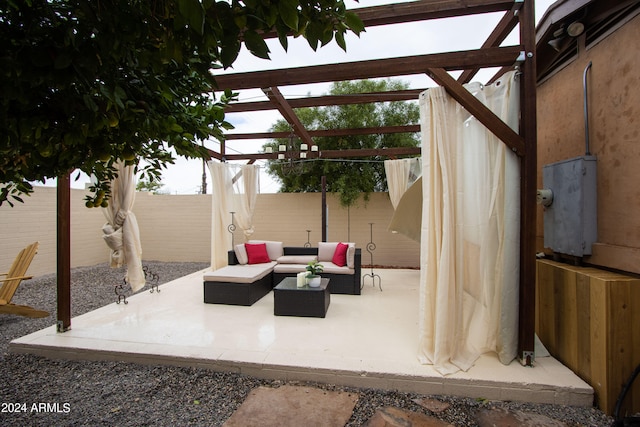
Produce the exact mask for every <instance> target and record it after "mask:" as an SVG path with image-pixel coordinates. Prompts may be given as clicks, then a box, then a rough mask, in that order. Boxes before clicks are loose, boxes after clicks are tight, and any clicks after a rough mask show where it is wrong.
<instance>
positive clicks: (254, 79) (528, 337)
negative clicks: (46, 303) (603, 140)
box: [58, 0, 537, 365]
mask: <svg viewBox="0 0 640 427" xmlns="http://www.w3.org/2000/svg"><path fill="white" fill-rule="evenodd" d="M355 11H356V12H357V14H358V16H359V17H360V18H361V19H362V21H363V22H364V24H365V27H374V26H380V25H388V24H402V23H409V22H417V21H426V20H433V19H441V18H451V17H460V16H467V15H477V14H485V13H495V12H502V13H504V15H503V16H502V19H500V21H499V22H498V24H497V25H496V27H495V29H494V30H493V31H492V32H491V34H490V35H489V37H488V38H487V40H486V41H485V42H484V43H483V44H482V46H481V47H480V48H479V49H475V50H467V51H456V52H446V53H437V54H427V55H417V56H405V57H398V58H386V59H376V60H369V61H361V62H348V63H338V64H328V65H317V66H306V67H297V68H292V69H280V70H270V71H255V72H247V73H236V74H226V75H219V76H216V81H217V84H218V87H219V88H220V89H221V90H223V89H231V90H233V91H237V90H243V89H256V88H257V89H261V90H262V91H263V92H264V93H265V95H266V96H267V97H268V100H267V101H258V102H242V103H236V104H234V105H232V106H230V107H229V109H228V110H227V112H229V113H231V112H251V111H263V110H278V111H279V112H280V113H281V115H282V116H283V117H284V119H285V120H286V121H287V122H288V123H289V124H290V125H291V127H292V129H293V132H295V134H296V135H297V137H299V138H300V139H301V141H302V142H303V143H307V144H309V145H310V146H311V145H313V142H312V140H313V138H314V137H318V136H340V135H358V134H359V135H364V134H386V133H399V132H419V131H420V126H419V125H408V126H386V127H379V128H359V129H326V130H307V129H305V127H304V126H303V125H302V123H301V122H300V120H299V119H298V117H297V116H296V112H295V109H296V108H301V107H317V106H329V105H344V104H357V103H372V102H388V101H402V100H416V99H417V98H418V95H419V93H420V92H422V91H423V90H424V89H410V90H403V91H393V92H376V93H368V94H359V95H358V96H357V97H354V96H346V95H345V96H315V97H306V98H296V99H286V98H285V97H284V96H283V94H282V93H281V91H280V89H279V87H282V86H288V85H300V84H312V83H326V82H335V81H345V80H358V79H371V78H384V77H395V76H406V75H413V74H423V73H424V74H426V75H428V76H429V77H430V78H431V79H432V80H434V81H435V82H436V83H437V84H439V85H441V86H443V87H444V88H445V89H446V91H447V92H448V93H449V94H450V95H451V96H452V97H453V98H454V99H456V100H457V101H458V102H459V103H460V104H461V105H462V106H463V107H464V108H465V109H467V110H468V111H469V112H470V113H471V114H473V115H474V116H475V117H476V118H477V119H478V120H479V121H480V122H481V123H483V124H484V125H485V126H486V127H487V128H488V129H489V130H490V131H491V132H493V133H494V134H495V135H496V136H497V137H499V138H500V139H501V140H502V141H503V142H504V143H505V144H507V146H508V147H509V148H511V149H512V150H513V151H514V152H515V153H516V154H517V155H518V157H519V159H520V162H521V182H520V187H521V194H522V197H521V225H520V285H519V288H520V304H519V334H518V336H519V339H518V357H519V358H520V361H521V363H523V364H525V365H531V364H532V363H533V357H534V353H533V351H534V332H535V330H534V326H535V325H534V320H535V276H536V271H535V259H536V258H535V230H536V174H537V171H536V164H537V163H536V56H535V49H536V39H535V19H534V4H533V0H418V1H414V2H407V3H397V4H389V5H383V6H374V7H364V8H358V9H355ZM516 27H518V28H519V35H520V40H519V44H518V45H514V46H501V44H502V43H503V41H504V40H505V38H506V37H507V36H508V35H509V34H510V33H511V32H512V31H513V30H514V29H515V28H516ZM452 31H454V29H452ZM271 37H275V34H265V38H271ZM516 66H517V67H519V71H520V72H521V76H520V82H521V97H520V99H521V101H520V102H521V105H520V113H521V119H520V129H519V132H518V133H516V132H514V131H513V130H512V129H511V128H510V127H508V126H507V125H506V124H505V123H504V122H503V121H502V120H501V119H499V118H498V117H497V116H496V115H495V114H493V113H492V112H491V111H490V110H489V109H488V108H487V107H485V106H484V105H483V104H482V103H481V102H480V101H478V100H477V99H476V98H474V97H473V95H471V93H469V92H468V91H467V90H466V89H465V88H464V87H463V84H464V83H468V82H469V81H470V80H471V79H472V78H473V77H474V76H475V75H476V73H477V72H478V71H479V70H481V69H484V68H499V71H498V73H497V74H496V75H495V76H494V77H493V78H492V79H491V80H490V82H492V81H494V80H495V79H497V78H498V77H500V76H501V75H502V74H504V73H505V72H507V71H509V70H512V69H513V68H514V67H516ZM449 71H462V73H461V74H460V76H459V77H458V78H457V79H455V78H453V77H452V76H451V75H450V74H449ZM288 136H289V132H266V133H244V134H229V135H227V136H226V139H227V140H243V139H247V140H248V139H263V138H284V137H288ZM420 151H421V149H420V148H415V147H398V148H387V149H366V150H360V149H355V150H324V151H323V150H320V151H317V152H309V153H308V154H307V157H308V158H309V159H313V158H326V159H331V158H334V159H335V158H348V157H368V156H382V157H390V158H394V157H396V156H403V155H419V154H420ZM209 152H210V155H211V157H212V158H214V159H217V160H221V161H226V160H229V161H231V160H246V161H248V162H249V163H253V162H255V161H256V160H260V159H276V158H277V153H249V154H231V153H228V152H227V151H226V148H225V143H224V141H222V142H221V143H220V150H219V151H215V150H209ZM59 216H60V215H59ZM66 244H67V245H68V243H66ZM58 245H59V249H58V251H59V253H60V249H61V248H60V245H61V243H59V244H58ZM62 245H65V243H64V242H63V243H62ZM62 249H63V250H65V249H66V250H68V247H66V248H62ZM62 253H64V252H62ZM59 259H60V257H59ZM60 262H61V261H59V263H60ZM59 271H60V267H59ZM58 295H59V298H58V299H59V302H58V326H59V328H58V330H64V329H65V327H66V326H68V325H70V310H69V307H68V306H67V307H64V303H65V301H64V299H66V298H62V299H63V301H62V304H63V307H62V308H61V306H60V304H61V302H60V299H61V296H60V290H59V292H58ZM67 304H68V302H67Z"/></svg>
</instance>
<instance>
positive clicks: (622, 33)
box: [537, 16, 640, 273]
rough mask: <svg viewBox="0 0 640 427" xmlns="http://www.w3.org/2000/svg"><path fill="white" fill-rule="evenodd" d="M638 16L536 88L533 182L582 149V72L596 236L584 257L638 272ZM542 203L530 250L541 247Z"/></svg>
mask: <svg viewBox="0 0 640 427" xmlns="http://www.w3.org/2000/svg"><path fill="white" fill-rule="evenodd" d="M638 40H640V16H636V17H635V18H634V19H632V20H631V21H630V22H628V23H626V24H625V25H624V26H623V27H622V28H620V29H618V30H617V31H616V32H614V33H613V34H611V35H609V36H608V37H606V38H605V39H603V40H601V41H600V42H599V43H598V44H596V45H594V46H591V47H590V48H588V49H587V50H584V49H583V50H582V51H581V52H580V54H579V56H578V58H577V59H575V60H574V61H573V62H572V63H570V64H568V65H567V66H566V67H565V68H563V69H562V70H560V71H559V72H558V73H557V74H555V75H554V76H552V77H551V78H550V79H548V80H547V81H545V82H543V83H542V84H540V85H539V87H538V108H537V112H538V168H539V173H538V182H539V184H538V188H542V168H543V166H544V165H546V164H549V163H554V162H557V161H560V160H565V159H569V158H573V157H578V156H582V155H584V154H585V121H584V111H583V86H582V76H583V71H584V69H585V67H586V66H587V64H588V63H589V61H591V62H592V67H591V70H590V71H589V75H588V95H589V110H590V111H589V113H590V114H589V128H590V132H589V133H590V151H591V154H592V155H594V156H596V157H597V191H598V194H597V198H598V210H597V215H598V238H597V244H596V245H594V247H593V255H592V256H590V257H587V258H586V259H585V261H587V262H589V263H592V264H595V265H600V266H605V267H610V268H616V269H620V270H624V271H629V272H634V273H640V263H638V262H637V260H638V259H640V215H638V214H637V212H638V211H640V185H639V183H640V167H638V165H639V160H640V119H639V118H638V115H639V114H640V81H639V80H640V74H639V73H638V70H639V69H640V43H638ZM543 233H544V231H543V210H542V207H539V213H538V225H537V236H538V250H543Z"/></svg>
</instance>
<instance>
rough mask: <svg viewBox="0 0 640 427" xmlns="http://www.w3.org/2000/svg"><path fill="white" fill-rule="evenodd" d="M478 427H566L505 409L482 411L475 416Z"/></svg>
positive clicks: (545, 418) (542, 417)
mask: <svg viewBox="0 0 640 427" xmlns="http://www.w3.org/2000/svg"><path fill="white" fill-rule="evenodd" d="M476 421H477V422H478V426H479V427H538V426H545V427H566V426H567V425H566V424H565V423H563V422H561V421H558V420H554V419H553V418H549V417H547V416H544V415H539V414H532V413H530V412H522V411H507V410H505V409H495V408H492V409H482V410H480V411H479V412H478V415H477V416H476Z"/></svg>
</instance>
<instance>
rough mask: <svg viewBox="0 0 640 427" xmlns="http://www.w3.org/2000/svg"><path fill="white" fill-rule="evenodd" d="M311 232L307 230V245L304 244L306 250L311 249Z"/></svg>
mask: <svg viewBox="0 0 640 427" xmlns="http://www.w3.org/2000/svg"><path fill="white" fill-rule="evenodd" d="M310 235H311V230H307V243H305V244H304V247H305V248H310V247H311V237H310Z"/></svg>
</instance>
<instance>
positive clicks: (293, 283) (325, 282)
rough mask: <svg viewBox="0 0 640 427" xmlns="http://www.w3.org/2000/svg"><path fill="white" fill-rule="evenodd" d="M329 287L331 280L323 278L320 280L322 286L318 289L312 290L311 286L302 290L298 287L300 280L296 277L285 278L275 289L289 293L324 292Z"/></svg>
mask: <svg viewBox="0 0 640 427" xmlns="http://www.w3.org/2000/svg"><path fill="white" fill-rule="evenodd" d="M327 286H329V279H326V278H324V277H322V278H321V279H320V286H318V287H317V288H312V287H311V286H309V285H306V286H304V287H302V288H299V287H298V280H297V278H296V277H285V278H284V279H282V282H280V283H278V285H276V287H275V288H274V289H277V290H287V291H324V290H325V289H327Z"/></svg>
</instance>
